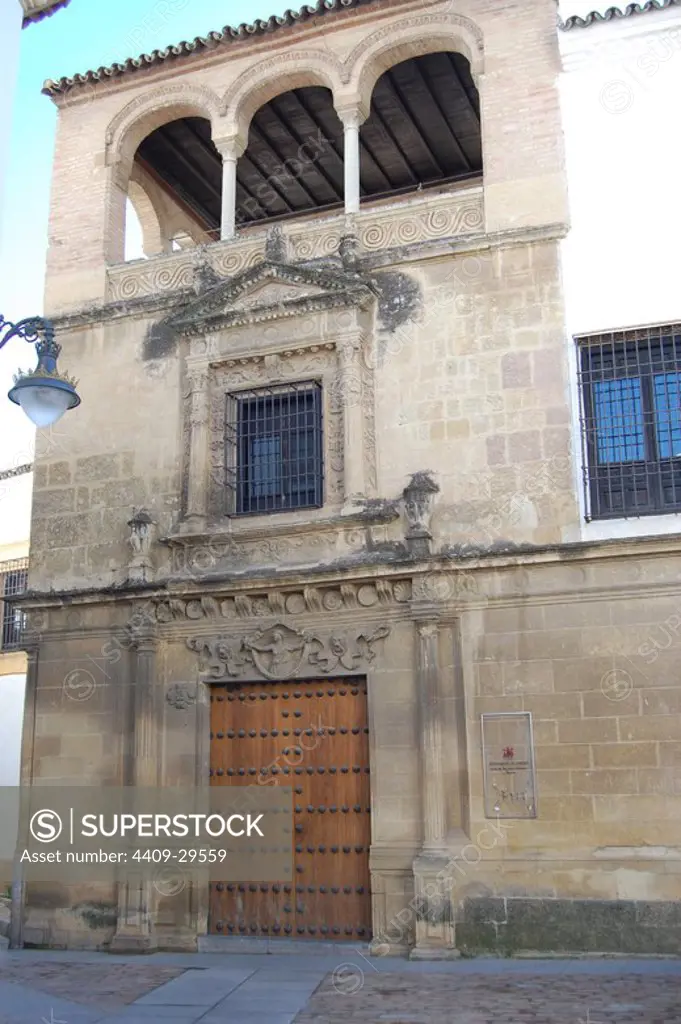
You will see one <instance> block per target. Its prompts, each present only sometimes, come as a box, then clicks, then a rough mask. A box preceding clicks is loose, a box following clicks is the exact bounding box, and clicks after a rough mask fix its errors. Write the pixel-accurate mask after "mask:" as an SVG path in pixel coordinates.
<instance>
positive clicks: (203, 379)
mask: <svg viewBox="0 0 681 1024" xmlns="http://www.w3.org/2000/svg"><path fill="white" fill-rule="evenodd" d="M185 399H186V401H187V404H188V421H189V476H188V480H187V510H186V516H185V526H186V527H187V528H188V529H190V530H202V529H203V528H204V526H205V523H206V514H207V508H208V475H209V469H210V467H209V462H210V438H209V429H210V427H209V418H210V396H209V394H208V370H207V369H206V368H205V367H200V368H199V367H192V368H189V372H188V374H187V391H186V393H185Z"/></svg>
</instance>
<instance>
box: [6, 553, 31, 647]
mask: <svg viewBox="0 0 681 1024" xmlns="http://www.w3.org/2000/svg"><path fill="white" fill-rule="evenodd" d="M27 583H28V561H27V559H25V558H17V559H14V561H12V562H0V602H1V604H2V643H1V644H0V650H3V651H11V650H14V649H16V648H17V647H18V646H19V643H20V641H21V631H22V627H23V622H24V615H23V613H22V612H21V611H20V610H19V608H18V607H17V606H16V605H15V604H14V603H13V602H12V598H13V597H16V596H17V594H23V593H24V591H25V590H26V586H27Z"/></svg>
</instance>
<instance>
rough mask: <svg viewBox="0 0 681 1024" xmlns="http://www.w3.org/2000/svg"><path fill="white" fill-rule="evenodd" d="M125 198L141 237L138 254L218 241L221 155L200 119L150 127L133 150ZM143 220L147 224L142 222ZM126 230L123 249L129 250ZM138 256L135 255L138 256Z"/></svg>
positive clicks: (220, 212) (204, 122)
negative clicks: (178, 240)
mask: <svg viewBox="0 0 681 1024" xmlns="http://www.w3.org/2000/svg"><path fill="white" fill-rule="evenodd" d="M129 198H130V200H132V203H133V205H134V207H135V212H136V214H137V218H138V220H139V221H140V224H141V230H142V235H143V237H144V255H146V256H151V255H156V254H157V253H160V252H172V251H174V250H175V249H176V248H178V246H177V245H175V244H174V243H175V240H177V239H182V243H181V245H180V247H181V248H185V247H186V245H187V244H189V245H192V244H193V245H197V244H205V243H206V242H213V241H216V240H217V239H219V238H220V221H221V214H222V157H221V156H220V154H219V152H218V150H217V149H216V147H215V145H214V144H213V141H212V138H211V123H210V121H209V120H208V119H207V118H203V117H181V118H176V119H175V120H171V121H168V122H167V123H165V124H162V125H161V126H160V127H158V128H156V129H154V131H152V132H151V133H150V134H149V135H147V136H146V138H144V139H143V140H142V142H141V143H140V144H139V146H138V147H137V150H136V152H135V156H134V160H133V166H132V173H131V176H130V186H129ZM147 221H148V223H147ZM128 233H129V232H128V228H127V226H126V250H127V251H129V250H130V245H129V239H128ZM138 256H139V253H138Z"/></svg>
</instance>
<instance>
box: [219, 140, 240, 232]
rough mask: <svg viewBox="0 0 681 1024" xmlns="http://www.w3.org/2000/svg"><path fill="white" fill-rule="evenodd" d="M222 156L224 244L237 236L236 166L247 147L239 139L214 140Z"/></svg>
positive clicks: (222, 225) (222, 228) (221, 230)
mask: <svg viewBox="0 0 681 1024" xmlns="http://www.w3.org/2000/svg"><path fill="white" fill-rule="evenodd" d="M214 142H215V145H216V147H217V149H218V151H219V153H220V155H221V156H222V221H221V226H220V238H221V239H222V241H223V242H225V241H228V240H229V239H230V238H234V237H235V236H236V166H237V161H238V159H239V157H240V156H241V155H242V153H243V152H244V150H245V148H246V147H245V145H244V144H243V142H242V141H241V140H240V139H239V138H238V137H234V138H231V139H222V140H220V141H218V140H214Z"/></svg>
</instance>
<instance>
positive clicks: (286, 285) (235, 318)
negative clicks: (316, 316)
mask: <svg viewBox="0 0 681 1024" xmlns="http://www.w3.org/2000/svg"><path fill="white" fill-rule="evenodd" d="M375 297H376V293H375V291H374V289H373V288H372V286H371V285H370V284H369V283H368V282H367V281H366V280H364V279H363V278H362V277H361V276H360V275H359V274H356V273H352V272H349V271H345V270H340V269H338V270H333V271H329V270H318V269H311V268H309V267H303V266H300V265H296V264H291V263H281V262H275V261H273V260H272V259H264V260H262V262H260V263H257V264H256V265H255V266H254V267H251V268H250V269H248V270H244V271H242V272H241V273H240V274H237V275H236V276H235V277H233V278H231V279H229V280H226V281H221V282H220V283H219V284H217V285H216V286H215V287H213V288H210V289H209V290H208V291H206V292H205V293H204V294H203V295H202V296H200V297H199V298H197V299H196V300H195V301H193V302H191V303H190V304H189V305H188V306H185V307H184V308H183V309H182V311H181V312H179V313H177V314H176V315H174V316H172V317H170V318H169V319H168V320H167V321H166V327H168V328H170V329H172V330H174V331H177V332H179V333H181V334H203V333H207V332H209V331H214V330H216V329H219V328H225V327H230V326H236V325H239V324H243V323H253V322H257V321H258V320H273V319H277V318H280V317H288V316H297V315H300V314H303V313H310V312H315V311H317V310H323V309H329V308H333V307H349V306H357V305H360V306H365V305H366V304H367V303H369V302H370V301H373V300H374V299H375Z"/></svg>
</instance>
